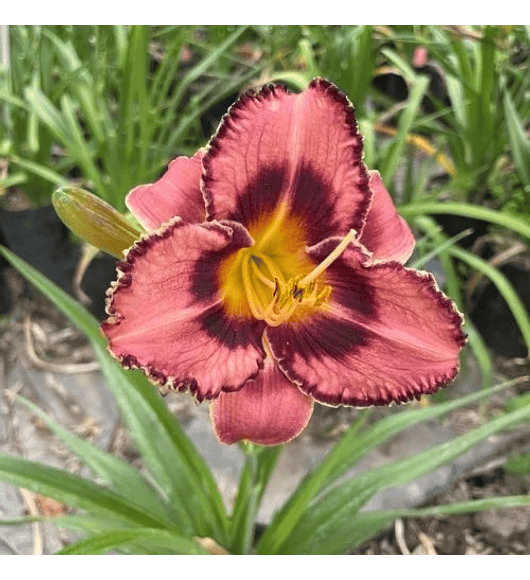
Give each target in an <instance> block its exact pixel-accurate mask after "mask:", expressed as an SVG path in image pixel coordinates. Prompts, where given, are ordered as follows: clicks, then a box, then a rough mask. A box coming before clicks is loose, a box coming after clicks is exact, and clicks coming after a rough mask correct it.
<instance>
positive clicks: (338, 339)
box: [102, 79, 465, 445]
mask: <svg viewBox="0 0 530 580" xmlns="http://www.w3.org/2000/svg"><path fill="white" fill-rule="evenodd" d="M127 205H128V207H129V209H130V210H131V211H132V212H133V213H134V214H135V215H136V217H137V218H138V220H139V221H140V223H142V225H144V227H146V228H147V229H148V230H149V231H148V233H146V234H145V235H144V236H143V237H142V239H141V240H139V241H138V242H137V243H135V244H134V245H133V246H132V247H131V248H130V249H129V250H128V252H127V254H126V258H125V259H124V261H123V262H121V263H120V264H119V265H118V280H117V282H115V283H114V285H113V288H112V290H111V291H110V292H109V299H108V303H107V311H108V314H109V318H108V320H107V321H105V322H104V323H103V325H102V329H103V332H104V333H105V335H106V336H107V338H108V342H109V349H110V351H111V352H112V353H113V354H114V356H116V357H117V358H118V359H119V360H120V361H121V363H122V364H123V365H125V366H127V367H135V368H141V369H143V370H144V371H145V372H146V374H147V375H148V376H149V377H150V378H151V379H152V380H153V381H154V382H155V383H157V384H159V385H161V386H164V387H169V388H174V389H177V390H189V391H191V392H192V393H193V394H194V395H195V397H196V398H197V400H199V401H203V400H205V399H208V400H212V401H213V403H212V407H211V417H212V421H213V425H214V430H215V432H216V435H217V437H218V438H219V439H220V440H221V441H222V442H224V443H234V442H236V441H240V440H249V441H253V442H256V443H258V444H262V445H276V444H279V443H284V442H286V441H289V440H291V439H292V438H294V437H296V436H297V435H299V434H300V432H301V431H302V430H303V429H304V427H305V426H306V425H307V423H308V421H309V419H310V417H311V414H312V411H313V403H314V402H315V401H316V402H319V403H323V404H329V405H353V406H368V405H387V404H390V403H392V402H404V401H407V400H411V399H414V398H419V397H420V396H421V395H423V394H426V393H434V392H435V391H436V390H437V389H439V388H440V387H442V386H444V385H446V384H447V383H449V382H450V381H451V380H452V379H453V378H454V377H455V375H456V373H457V371H458V366H459V352H460V349H461V348H462V347H463V345H464V343H465V336H464V334H463V332H462V316H461V315H460V313H459V312H458V311H457V310H456V308H455V306H454V304H453V302H452V301H451V300H450V299H449V298H447V297H446V296H445V295H444V294H442V293H441V292H440V291H439V290H438V289H437V287H436V284H435V282H434V279H433V278H432V276H430V275H428V274H426V273H422V272H417V271H415V270H413V269H410V268H407V267H405V266H404V265H403V264H404V263H405V262H406V260H407V259H408V258H409V257H410V255H411V254H412V251H413V248H414V237H413V235H412V233H411V231H410V229H409V227H408V225H407V223H406V222H405V221H404V220H403V218H401V217H400V216H399V215H398V213H397V211H396V208H395V207H394V204H393V203H392V200H391V198H390V195H389V194H388V192H387V191H386V189H385V187H384V185H383V182H382V180H381V177H380V175H379V174H378V173H377V172H374V171H368V170H367V169H366V168H365V166H364V164H363V162H362V141H361V136H360V135H359V133H358V131H357V125H356V121H355V116H354V111H353V107H352V106H351V104H350V103H349V101H348V100H347V98H346V97H345V96H344V95H343V94H342V93H341V92H340V91H339V90H338V89H337V88H336V87H335V86H334V85H332V84H331V83H329V82H327V81H325V80H322V79H315V80H313V81H312V82H311V83H310V85H309V86H308V88H307V89H306V90H305V91H304V92H302V93H300V94H292V93H290V92H288V91H287V90H286V89H285V88H284V87H282V86H267V87H265V88H263V89H262V90H261V91H259V92H257V93H247V94H245V95H243V96H242V97H241V98H240V99H239V101H238V102H237V103H236V104H235V105H234V106H232V108H231V109H230V110H229V112H228V114H227V115H226V116H225V118H224V119H223V121H222V123H221V125H220V127H219V130H218V131H217V133H216V135H215V136H214V137H213V138H212V140H211V142H210V143H209V145H208V146H207V147H206V149H204V150H200V151H199V152H197V153H196V154H195V156H193V157H192V158H186V157H179V158H177V159H176V160H175V161H173V162H172V163H171V164H170V166H169V168H168V171H167V173H166V174H165V175H164V176H163V177H161V178H160V179H159V180H158V181H157V182H156V183H154V184H150V185H145V186H139V187H137V188H135V189H134V190H133V191H132V192H131V193H130V194H129V195H128V197H127Z"/></svg>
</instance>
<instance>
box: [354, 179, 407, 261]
mask: <svg viewBox="0 0 530 580" xmlns="http://www.w3.org/2000/svg"><path fill="white" fill-rule="evenodd" d="M368 175H369V178H370V189H371V190H372V192H373V194H374V196H373V199H372V205H371V206H370V209H369V211H368V215H367V216H366V223H365V224H364V228H363V230H362V233H361V235H360V237H359V238H358V241H359V242H360V243H361V244H362V245H363V246H364V247H365V248H367V249H368V250H370V252H372V253H373V259H374V260H377V261H379V260H395V261H397V262H400V263H401V264H404V263H405V262H406V261H407V260H408V259H409V258H410V257H411V256H412V252H413V251H414V246H415V244H416V241H415V239H414V236H413V234H412V232H411V230H410V228H409V226H408V224H407V222H406V221H405V220H404V219H403V218H402V217H401V216H400V215H399V214H398V213H397V210H396V207H395V205H394V202H393V201H392V198H391V197H390V195H389V193H388V191H387V190H386V188H385V186H384V184H383V181H382V179H381V176H380V175H379V173H378V172H377V171H369V172H368Z"/></svg>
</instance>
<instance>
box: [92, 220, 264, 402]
mask: <svg viewBox="0 0 530 580" xmlns="http://www.w3.org/2000/svg"><path fill="white" fill-rule="evenodd" d="M250 243H251V240H250V239H249V237H248V233H247V232H246V231H245V229H244V228H242V227H241V226H239V225H238V224H232V227H228V226H226V225H221V224H219V223H217V222H212V223H209V224H201V225H195V224H187V223H185V222H184V221H182V220H180V219H175V220H173V221H172V222H170V223H169V224H168V226H167V227H165V228H163V229H161V230H160V231H158V232H154V233H153V234H151V235H149V236H147V237H145V238H143V239H142V240H141V241H139V242H138V243H136V244H135V245H134V246H133V247H132V248H131V249H130V250H129V252H128V254H127V257H126V260H125V261H124V262H122V263H121V264H119V266H118V271H119V276H118V281H117V282H115V283H114V286H113V288H112V289H111V290H110V292H109V298H108V302H107V312H108V314H109V317H110V318H109V319H108V320H107V321H105V322H104V323H103V324H102V331H103V333H104V334H105V335H106V337H107V339H108V341H109V350H110V352H111V353H112V354H113V355H114V356H116V358H118V359H119V360H120V362H121V363H122V364H123V365H124V366H126V367H135V368H141V369H143V370H144V371H145V372H146V374H147V375H148V376H149V377H150V378H151V379H152V380H153V381H155V382H156V383H157V384H159V385H160V386H165V387H169V388H175V389H178V390H185V389H188V388H189V389H190V390H191V391H192V392H193V393H194V394H195V396H196V397H197V399H198V400H199V401H202V400H203V399H211V398H214V397H216V396H217V395H219V393H220V392H221V391H233V390H237V389H239V388H240V387H241V386H242V385H243V384H244V383H245V382H246V381H247V380H248V379H249V378H252V377H255V376H256V375H257V373H258V372H259V370H260V369H261V368H262V366H263V360H264V358H265V353H264V351H263V347H262V343H261V337H262V334H263V323H262V322H260V321H251V322H249V321H248V320H245V321H240V320H237V319H234V318H231V317H229V316H227V315H226V314H225V312H224V310H223V307H222V303H221V301H220V299H219V292H218V288H217V269H218V267H219V264H220V263H221V262H222V260H223V259H225V258H226V256H228V255H230V254H231V253H232V252H235V251H237V250H239V249H240V248H241V247H246V246H247V245H249V244H250Z"/></svg>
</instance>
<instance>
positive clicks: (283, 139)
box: [203, 79, 372, 245]
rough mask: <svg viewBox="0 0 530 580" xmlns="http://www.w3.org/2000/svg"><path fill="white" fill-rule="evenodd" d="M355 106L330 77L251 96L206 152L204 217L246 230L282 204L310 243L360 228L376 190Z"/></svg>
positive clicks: (227, 120)
mask: <svg viewBox="0 0 530 580" xmlns="http://www.w3.org/2000/svg"><path fill="white" fill-rule="evenodd" d="M361 156H362V140H361V136H360V134H359V132H358V131H357V123H356V120H355V114H354V110H353V107H352V105H351V104H350V102H349V101H348V99H347V98H346V97H345V95H344V94H343V93H341V92H340V91H339V89H338V88H337V87H335V86H334V85H332V84H331V83H330V82H328V81H325V80H323V79H314V80H313V81H312V82H311V83H310V84H309V86H308V88H307V89H306V90H305V91H304V92H302V93H300V94H292V93H289V92H288V91H287V89H285V88H284V87H283V86H281V85H271V86H266V87H264V88H263V89H262V90H261V91H259V92H258V93H246V94H245V95H243V96H242V97H241V98H240V99H239V101H238V102H237V103H236V104H235V105H233V106H232V108H231V109H230V110H229V112H228V113H227V115H226V116H225V118H224V120H223V122H222V123H221V125H220V127H219V130H218V132H217V134H216V135H215V137H214V138H213V139H212V141H211V143H210V145H209V147H208V149H207V152H206V154H205V156H204V161H203V163H204V168H205V173H204V181H203V186H204V195H205V200H206V209H207V219H218V220H223V219H230V220H235V221H237V222H239V223H241V224H243V225H244V226H245V227H247V229H251V228H252V225H253V224H255V223H257V222H259V221H260V220H262V219H263V218H264V217H266V216H267V215H268V214H273V213H275V212H276V211H277V210H278V208H279V207H282V211H283V212H284V214H285V216H286V217H289V216H294V218H295V219H296V220H298V221H299V222H300V223H301V224H302V226H303V229H304V231H305V232H306V233H307V237H306V240H305V242H306V244H307V245H313V244H316V243H318V242H320V241H321V240H323V239H325V238H327V237H330V236H334V235H345V234H346V233H347V232H348V231H349V230H350V229H355V230H356V231H361V229H362V227H363V225H364V220H365V216H366V213H367V211H368V207H369V204H370V201H371V197H372V193H371V191H370V188H369V186H368V175H367V172H366V169H365V167H364V165H363V163H362V161H361Z"/></svg>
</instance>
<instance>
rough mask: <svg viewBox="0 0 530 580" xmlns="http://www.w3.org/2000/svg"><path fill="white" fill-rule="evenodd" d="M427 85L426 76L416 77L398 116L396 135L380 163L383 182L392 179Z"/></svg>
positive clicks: (388, 181)
mask: <svg viewBox="0 0 530 580" xmlns="http://www.w3.org/2000/svg"><path fill="white" fill-rule="evenodd" d="M428 87H429V79H428V77H425V76H419V77H417V80H416V82H415V83H414V86H413V88H412V92H411V94H410V96H409V99H408V103H407V106H406V108H405V109H404V110H403V111H402V113H401V115H400V117H399V125H398V132H397V135H396V137H395V138H394V140H393V142H392V145H391V146H390V149H389V153H388V155H387V156H386V158H385V159H384V160H383V162H382V164H381V177H382V178H383V182H384V183H391V182H392V181H393V177H394V173H395V171H396V167H397V165H398V163H399V162H400V160H401V159H402V158H403V149H404V147H405V145H406V142H407V135H408V134H409V132H410V130H411V128H412V125H413V123H414V119H415V118H416V117H417V115H418V113H419V111H420V106H421V103H422V100H423V97H424V96H425V93H426V91H427V88H428Z"/></svg>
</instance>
